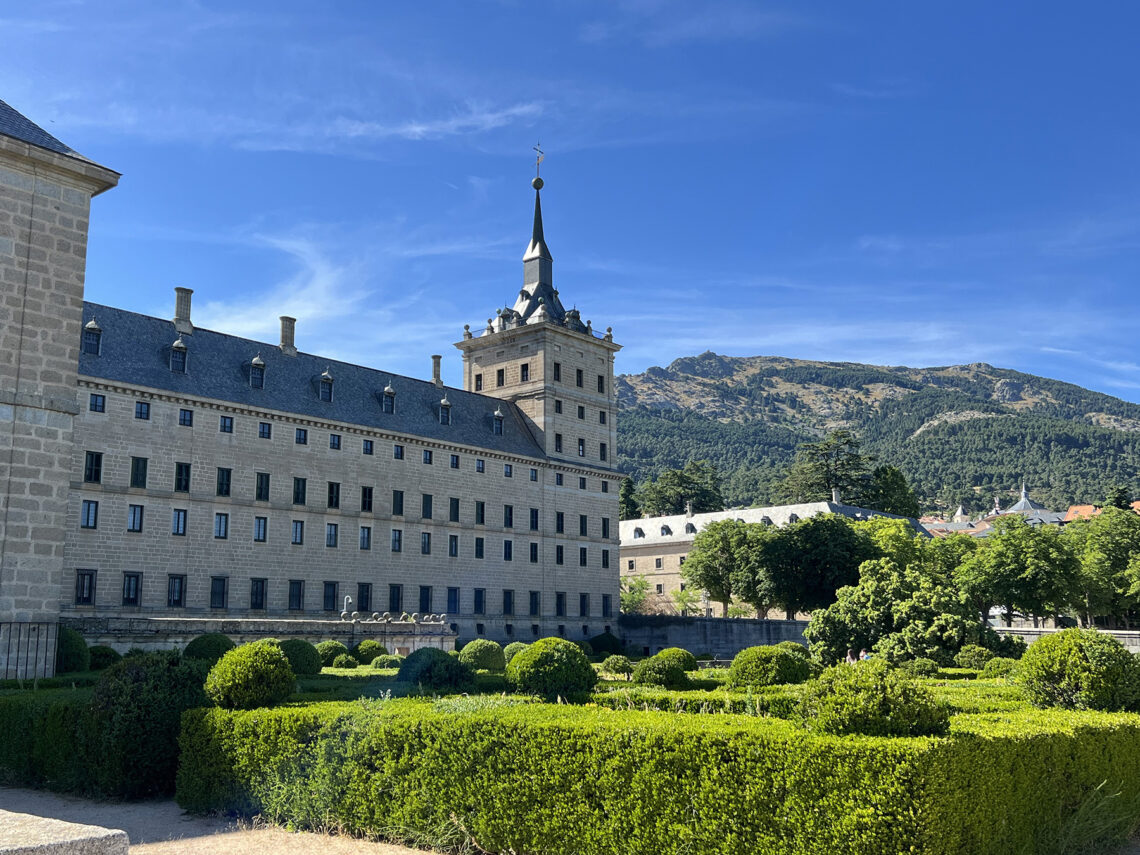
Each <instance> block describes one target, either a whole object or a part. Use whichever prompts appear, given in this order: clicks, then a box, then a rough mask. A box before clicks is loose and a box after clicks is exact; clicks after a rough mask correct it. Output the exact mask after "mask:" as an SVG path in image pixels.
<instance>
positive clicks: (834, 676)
mask: <svg viewBox="0 0 1140 855" xmlns="http://www.w3.org/2000/svg"><path fill="white" fill-rule="evenodd" d="M800 715H801V718H802V720H803V723H804V726H805V727H807V728H808V729H809V730H816V731H820V732H823V733H835V734H846V733H862V734H866V735H868V736H940V735H942V734H945V733H946V732H947V731H949V729H950V713H949V710H948V709H947V707H946V705H945V704H941V703H939V702H938V701H937V700H935V698H934V695H933V694H932V693H931V692H930V690H929V689H927V688H926V687H924V686H920V685H918V684H917V683H915V682H914V680H913V679H911V678H909V677H907V676H906V675H905V674H904V673H903V672H901V671H898V670H892V669H891V667H890V666H889V665H888V664H887V663H886V662H884V661H882V660H877V659H872V660H870V661H868V662H859V663H856V664H855V665H846V664H843V665H836V666H835V667H833V668H828V669H827V670H826V671H824V672H823V673H822V674H821V675H820V676H819V679H817V680H814V681H812V682H811V683H809V684H808V685H807V687H806V688H805V690H804V694H803V698H802V700H801V702H800Z"/></svg>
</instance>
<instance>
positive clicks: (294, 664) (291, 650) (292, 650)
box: [277, 638, 321, 677]
mask: <svg viewBox="0 0 1140 855" xmlns="http://www.w3.org/2000/svg"><path fill="white" fill-rule="evenodd" d="M277 646H278V647H280V648H281V652H282V653H284V654H285V658H286V659H288V660H289V667H290V668H292V669H293V673H294V674H296V675H297V676H298V677H312V676H315V675H316V674H319V673H321V654H320V653H318V652H317V648H316V646H315V645H313V644H311V643H310V642H308V641H305V639H303V638H289V639H286V640H285V641H280V642H278V643H277Z"/></svg>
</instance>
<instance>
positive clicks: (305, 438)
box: [293, 428, 309, 445]
mask: <svg viewBox="0 0 1140 855" xmlns="http://www.w3.org/2000/svg"><path fill="white" fill-rule="evenodd" d="M293 442H294V443H296V444H297V445H308V444H309V432H308V431H307V430H306V429H305V428H297V430H296V432H295V433H294V434H293Z"/></svg>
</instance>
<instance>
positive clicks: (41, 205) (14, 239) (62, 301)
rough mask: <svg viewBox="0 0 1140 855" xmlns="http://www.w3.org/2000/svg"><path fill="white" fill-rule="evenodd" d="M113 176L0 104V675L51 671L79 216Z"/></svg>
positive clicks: (82, 237) (76, 325)
mask: <svg viewBox="0 0 1140 855" xmlns="http://www.w3.org/2000/svg"><path fill="white" fill-rule="evenodd" d="M29 140H31V141H29ZM117 180H118V175H117V174H116V173H114V172H111V171H110V170H107V169H104V168H103V167H101V166H98V165H97V164H94V163H91V162H90V161H88V160H86V159H84V158H82V157H80V156H79V155H77V154H76V153H75V152H72V151H71V150H70V149H67V147H66V146H63V145H62V144H61V143H59V142H58V140H54V138H52V137H50V136H49V135H47V134H45V133H44V132H43V131H42V130H40V129H38V128H36V127H35V126H34V125H31V124H30V123H27V122H26V120H23V117H21V116H19V114H17V113H15V111H13V110H11V108H10V107H8V105H6V104H4V103H3V102H0V675H3V676H20V677H23V676H36V675H44V674H50V673H52V670H53V669H54V660H55V637H56V635H55V622H56V620H57V616H58V613H59V601H60V589H61V585H62V584H63V578H64V572H63V556H64V533H65V530H66V522H65V521H66V509H67V501H68V495H69V489H70V486H69V485H70V481H71V478H72V474H71V461H72V447H73V445H72V440H73V436H72V431H73V422H74V417H75V414H76V411H77V405H76V383H77V362H78V352H79V339H80V326H81V323H82V321H81V318H82V311H83V280H84V274H85V270H86V256H87V225H88V214H89V209H90V203H91V198H92V196H94V195H96V194H98V193H101V192H103V191H104V190H107V189H109V188H111V187H113V186H114V185H115V183H116V182H117Z"/></svg>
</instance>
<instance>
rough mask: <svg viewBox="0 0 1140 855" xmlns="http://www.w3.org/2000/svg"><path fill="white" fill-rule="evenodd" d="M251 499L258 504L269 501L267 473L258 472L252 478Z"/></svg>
mask: <svg viewBox="0 0 1140 855" xmlns="http://www.w3.org/2000/svg"><path fill="white" fill-rule="evenodd" d="M253 498H254V499H255V500H256V501H258V502H268V501H269V473H268V472H258V473H257V474H256V475H255V476H254V486H253Z"/></svg>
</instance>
